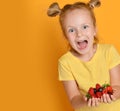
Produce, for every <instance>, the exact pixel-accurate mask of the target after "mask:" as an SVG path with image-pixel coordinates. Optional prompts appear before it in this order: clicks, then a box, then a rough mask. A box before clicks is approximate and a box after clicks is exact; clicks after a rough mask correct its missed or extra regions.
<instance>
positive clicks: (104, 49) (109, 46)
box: [99, 44, 115, 52]
mask: <svg viewBox="0 0 120 111" xmlns="http://www.w3.org/2000/svg"><path fill="white" fill-rule="evenodd" d="M99 49H100V50H101V51H102V52H109V51H111V50H113V49H115V47H114V45H112V44H99Z"/></svg>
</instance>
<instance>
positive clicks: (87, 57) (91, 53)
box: [71, 44, 97, 62]
mask: <svg viewBox="0 0 120 111" xmlns="http://www.w3.org/2000/svg"><path fill="white" fill-rule="evenodd" d="M96 49H97V45H96V44H94V45H93V47H92V48H91V50H90V51H89V53H87V54H84V55H82V54H79V53H77V52H76V51H75V50H71V52H72V54H73V55H74V56H76V57H78V58H79V59H80V60H82V61H84V62H88V61H90V60H91V59H92V57H93V56H94V54H95V52H96Z"/></svg>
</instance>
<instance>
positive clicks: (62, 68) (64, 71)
mask: <svg viewBox="0 0 120 111" xmlns="http://www.w3.org/2000/svg"><path fill="white" fill-rule="evenodd" d="M58 73H59V80H60V81H66V80H74V77H73V75H72V72H71V69H70V67H69V66H68V65H67V64H63V63H61V62H60V61H59V62H58Z"/></svg>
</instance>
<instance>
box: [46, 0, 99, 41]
mask: <svg viewBox="0 0 120 111" xmlns="http://www.w3.org/2000/svg"><path fill="white" fill-rule="evenodd" d="M100 5H101V2H100V0H90V1H89V2H88V3H84V2H75V3H73V4H66V5H65V6H64V7H63V8H60V7H59V5H58V3H57V2H54V3H52V4H51V5H50V6H49V8H48V11H47V15H48V16H50V17H55V16H57V15H59V21H60V24H61V27H62V30H63V33H64V35H65V32H64V27H63V19H64V16H65V14H66V12H68V11H70V10H74V9H87V10H88V11H89V12H90V15H91V17H92V19H93V25H94V26H96V18H95V15H94V12H93V9H94V8H95V7H99V6H100ZM95 42H98V38H97V37H95Z"/></svg>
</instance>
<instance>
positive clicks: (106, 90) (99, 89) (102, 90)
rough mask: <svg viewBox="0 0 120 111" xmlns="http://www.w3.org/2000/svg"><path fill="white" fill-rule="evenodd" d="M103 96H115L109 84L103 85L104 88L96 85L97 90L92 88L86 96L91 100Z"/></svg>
mask: <svg viewBox="0 0 120 111" xmlns="http://www.w3.org/2000/svg"><path fill="white" fill-rule="evenodd" d="M103 94H109V95H112V94H113V89H112V87H111V86H110V85H109V84H103V85H102V86H101V85H100V84H98V83H97V84H96V86H95V88H93V87H90V88H89V90H88V93H87V94H86V97H87V98H88V99H89V98H92V97H94V98H101V96H102V95H103Z"/></svg>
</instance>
